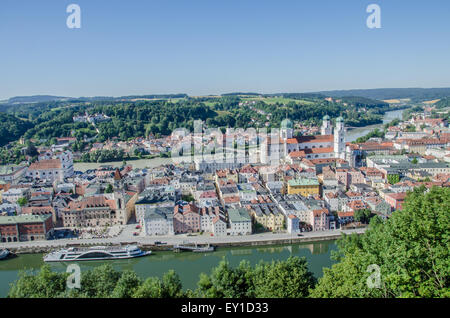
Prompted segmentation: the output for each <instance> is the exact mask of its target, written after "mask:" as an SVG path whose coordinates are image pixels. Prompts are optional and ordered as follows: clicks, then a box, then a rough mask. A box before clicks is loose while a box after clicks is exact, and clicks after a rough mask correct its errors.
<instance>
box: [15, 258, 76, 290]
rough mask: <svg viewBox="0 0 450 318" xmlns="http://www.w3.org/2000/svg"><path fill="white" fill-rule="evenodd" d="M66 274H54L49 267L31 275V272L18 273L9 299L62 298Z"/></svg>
mask: <svg viewBox="0 0 450 318" xmlns="http://www.w3.org/2000/svg"><path fill="white" fill-rule="evenodd" d="M68 276H69V274H68V273H54V272H52V271H51V270H50V266H48V265H44V266H42V268H41V270H40V271H39V272H38V273H37V274H36V275H33V273H32V272H26V271H23V272H20V273H19V279H18V280H17V281H16V282H15V283H14V284H12V285H11V289H10V291H9V293H8V297H10V298H25V297H33V298H51V297H62V296H63V295H64V293H65V289H66V280H67V277H68Z"/></svg>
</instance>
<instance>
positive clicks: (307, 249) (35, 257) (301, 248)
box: [0, 241, 337, 297]
mask: <svg viewBox="0 0 450 318" xmlns="http://www.w3.org/2000/svg"><path fill="white" fill-rule="evenodd" d="M336 249H337V246H336V244H335V241H321V242H308V243H301V244H294V245H283V246H277V245H271V246H260V247H238V248H219V249H217V250H216V251H215V252H211V253H192V252H184V253H174V252H169V251H167V252H153V253H152V254H151V255H150V256H146V257H142V258H135V259H129V260H117V261H103V262H98V261H87V262H79V263H78V264H79V265H80V267H81V270H82V271H83V270H89V269H92V268H94V267H96V266H99V265H101V264H103V263H104V262H108V263H110V264H111V265H112V266H113V267H114V268H115V269H117V270H126V269H129V270H134V271H135V272H136V273H137V274H138V275H139V276H140V277H141V278H143V279H144V278H146V277H150V276H153V277H162V275H163V274H164V273H165V272H167V271H169V270H170V269H173V270H175V271H176V272H177V273H178V275H180V278H181V281H182V283H183V288H185V289H186V288H190V289H195V288H196V284H197V282H198V279H199V275H200V273H207V274H209V273H211V269H212V268H213V267H215V266H217V265H218V264H219V262H220V260H221V259H222V258H224V257H225V258H226V259H227V260H228V261H229V262H230V264H231V265H232V266H237V265H238V264H239V263H240V262H241V261H242V260H248V261H249V262H250V263H251V264H252V265H255V264H257V263H259V262H260V261H266V262H270V261H272V260H284V259H287V258H288V257H289V256H291V255H292V256H299V257H305V258H306V259H307V261H308V265H309V269H310V270H311V271H312V272H313V273H314V275H315V276H316V277H321V276H322V273H323V267H330V266H331V265H332V264H333V263H334V262H333V260H332V259H331V251H333V250H336ZM42 257H43V255H42V254H21V255H19V256H18V257H16V258H12V259H8V260H3V261H0V297H6V296H7V294H8V291H9V288H10V284H11V283H13V282H14V281H16V280H17V279H18V274H19V271H20V270H23V269H28V270H38V269H39V268H40V267H41V266H42V265H43V264H44V262H43V260H42ZM69 264H70V263H49V265H50V266H51V268H52V269H53V270H56V271H66V268H67V266H68V265H69Z"/></svg>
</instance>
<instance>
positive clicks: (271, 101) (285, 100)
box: [243, 97, 314, 105]
mask: <svg viewBox="0 0 450 318" xmlns="http://www.w3.org/2000/svg"><path fill="white" fill-rule="evenodd" d="M243 100H245V101H253V100H254V101H263V102H265V103H267V104H270V105H273V104H276V103H278V104H287V103H289V102H294V103H300V104H303V105H310V104H314V103H313V102H311V101H307V100H303V99H292V98H284V97H245V98H243Z"/></svg>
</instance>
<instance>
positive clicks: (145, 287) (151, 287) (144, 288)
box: [133, 277, 162, 298]
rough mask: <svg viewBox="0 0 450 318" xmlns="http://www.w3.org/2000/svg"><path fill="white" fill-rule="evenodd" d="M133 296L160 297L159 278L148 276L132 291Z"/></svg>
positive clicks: (160, 286)
mask: <svg viewBox="0 0 450 318" xmlns="http://www.w3.org/2000/svg"><path fill="white" fill-rule="evenodd" d="M133 297H134V298H161V297H162V284H161V280H160V279H159V278H155V277H149V278H147V279H146V280H145V281H144V283H143V284H142V285H140V286H139V287H138V288H137V289H136V290H135V292H134V295H133Z"/></svg>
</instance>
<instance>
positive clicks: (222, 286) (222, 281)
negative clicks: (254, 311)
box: [196, 259, 254, 298]
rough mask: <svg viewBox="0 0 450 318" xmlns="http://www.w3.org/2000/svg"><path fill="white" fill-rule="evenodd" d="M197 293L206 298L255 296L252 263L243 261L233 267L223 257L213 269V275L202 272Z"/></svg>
mask: <svg viewBox="0 0 450 318" xmlns="http://www.w3.org/2000/svg"><path fill="white" fill-rule="evenodd" d="M196 293H197V295H198V296H199V297H206V298H248V297H253V295H254V288H253V271H252V268H251V267H250V263H249V262H247V261H242V262H241V263H240V264H239V266H238V267H237V268H232V267H231V266H230V264H229V263H228V262H227V261H226V260H225V259H223V260H222V261H220V263H219V265H218V266H217V267H215V268H214V269H213V270H212V273H211V275H209V276H208V275H206V274H201V275H200V280H199V282H198V288H197V290H196Z"/></svg>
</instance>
